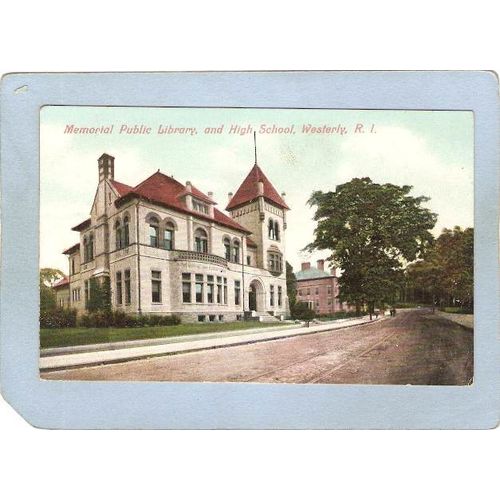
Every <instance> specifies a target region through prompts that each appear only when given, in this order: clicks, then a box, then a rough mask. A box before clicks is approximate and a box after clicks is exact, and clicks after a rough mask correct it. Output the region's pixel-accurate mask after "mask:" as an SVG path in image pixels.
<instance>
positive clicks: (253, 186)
mask: <svg viewBox="0 0 500 500" xmlns="http://www.w3.org/2000/svg"><path fill="white" fill-rule="evenodd" d="M259 182H262V184H263V185H264V198H265V199H266V200H267V201H269V202H270V203H272V204H273V205H276V206H278V207H280V208H284V209H285V210H289V207H288V205H287V204H286V203H285V201H284V200H283V198H282V197H281V196H280V195H279V194H278V191H276V189H274V186H273V185H272V184H271V181H269V179H268V178H267V177H266V176H265V174H264V172H263V171H262V169H261V168H260V167H259V166H258V165H257V163H256V164H255V165H254V166H253V168H252V170H250V173H249V174H248V175H247V176H246V178H245V180H244V181H243V182H242V183H241V186H240V187H239V188H238V191H236V194H235V195H234V196H233V197H232V198H231V201H230V202H229V204H228V205H227V207H226V210H233V209H234V208H236V207H239V206H240V205H245V204H246V203H250V202H252V201H253V200H255V199H257V198H258V197H259Z"/></svg>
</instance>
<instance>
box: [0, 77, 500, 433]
mask: <svg viewBox="0 0 500 500" xmlns="http://www.w3.org/2000/svg"><path fill="white" fill-rule="evenodd" d="M44 105H78V106H164V107H168V106H176V107H184V106H185V107H193V106H199V107H253V108H255V107H257V108H258V107H265V108H328V109H331V108H337V109H399V110H401V109H405V110H438V109H439V110H466V111H473V112H474V118H475V119H474V123H475V125H474V127H475V130H474V133H475V172H474V179H475V186H474V195H475V196H474V197H475V331H474V383H473V384H472V385H471V386H440V387H435V386H433V387H429V386H376V385H371V386H368V385H293V384H251V383H241V384H240V383H175V382H76V381H72V382H66V381H47V380H41V379H40V378H39V373H38V359H39V349H38V348H39V324H38V315H39V309H38V308H39V294H38V266H39V264H38V262H39V259H38V256H39V232H38V227H39V110H40V107H42V106H44ZM0 124H1V132H0V161H1V181H2V185H1V199H2V207H1V208H2V213H1V216H2V227H1V231H2V234H1V236H2V241H1V279H0V387H1V390H2V394H3V396H4V398H5V399H6V400H7V401H8V402H9V403H10V404H11V405H12V406H13V407H14V408H15V409H16V410H17V411H18V412H19V413H20V414H21V415H22V416H23V417H24V418H25V419H26V420H27V421H28V422H30V423H31V424H32V425H34V426H37V427H43V428H95V429H100V428H108V429H113V428H122V429H135V428H139V429H166V428H175V429H186V428H189V429H202V428H211V429H213V428H227V429H235V428H250V429H262V428H272V429H290V428H298V429H331V428H342V429H351V428H366V429H385V428H406V429H410V428H424V429H425V428H439V429H446V428H463V429H471V428H491V427H494V426H495V425H497V423H498V420H499V408H500V371H499V359H500V356H499V354H500V341H499V336H498V331H499V328H498V327H499V322H498V319H499V318H498V296H499V294H498V292H499V266H498V256H499V252H498V201H499V186H498V171H499V169H498V166H499V137H500V130H499V101H498V79H497V77H496V75H495V74H494V73H492V72H480V71H477V72H464V71H443V72H441V71H434V72H425V71H422V72H413V71H409V72H395V71H392V72H389V71H387V72H386V71H379V72H375V71H366V72H363V71H353V72H340V71H339V72H321V71H308V72H200V73H48V74H42V73H40V74H10V75H6V76H5V77H4V78H3V80H2V88H1V101H0Z"/></svg>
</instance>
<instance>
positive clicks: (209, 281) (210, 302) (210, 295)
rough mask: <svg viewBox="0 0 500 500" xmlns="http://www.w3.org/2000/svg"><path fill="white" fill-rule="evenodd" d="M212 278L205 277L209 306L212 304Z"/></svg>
mask: <svg viewBox="0 0 500 500" xmlns="http://www.w3.org/2000/svg"><path fill="white" fill-rule="evenodd" d="M214 288H215V285H214V277H213V276H207V302H208V303H209V304H213V303H214Z"/></svg>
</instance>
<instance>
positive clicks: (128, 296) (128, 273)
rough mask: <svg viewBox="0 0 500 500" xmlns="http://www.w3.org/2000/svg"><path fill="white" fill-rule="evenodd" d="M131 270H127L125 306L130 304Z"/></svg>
mask: <svg viewBox="0 0 500 500" xmlns="http://www.w3.org/2000/svg"><path fill="white" fill-rule="evenodd" d="M130 299H131V293H130V269H125V304H130Z"/></svg>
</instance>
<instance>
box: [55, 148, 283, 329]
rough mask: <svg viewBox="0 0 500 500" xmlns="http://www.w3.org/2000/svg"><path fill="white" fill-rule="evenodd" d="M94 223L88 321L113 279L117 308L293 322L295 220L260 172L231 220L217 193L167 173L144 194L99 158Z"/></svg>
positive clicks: (86, 263)
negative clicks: (291, 233) (288, 245)
mask: <svg viewBox="0 0 500 500" xmlns="http://www.w3.org/2000/svg"><path fill="white" fill-rule="evenodd" d="M98 169H99V183H98V185H97V190H96V193H95V197H94V203H93V205H92V209H91V212H90V218H88V219H87V220H85V221H83V222H82V223H80V224H78V225H77V226H75V227H74V228H73V230H74V231H77V232H78V233H79V234H80V242H79V243H77V244H75V245H73V246H72V247H71V248H68V249H67V250H65V251H64V253H65V254H66V255H67V256H68V259H69V286H70V301H71V306H72V307H74V308H76V309H77V310H78V311H79V312H84V311H85V307H86V301H87V300H88V298H89V294H90V293H91V289H92V287H91V286H90V281H91V280H92V279H98V280H103V277H109V279H110V283H111V297H112V305H113V308H114V309H118V310H123V311H124V312H127V313H131V314H142V313H148V314H177V315H179V316H180V317H181V319H182V320H183V321H190V322H193V321H234V320H239V319H244V318H248V317H252V316H253V317H255V316H258V317H259V319H260V320H262V321H266V320H269V321H273V320H276V318H280V319H281V318H283V317H284V316H286V315H287V314H288V298H287V290H286V266H285V231H286V212H287V210H288V209H289V208H288V206H287V205H286V203H285V201H284V199H283V198H284V195H281V196H280V195H279V194H278V192H277V191H276V190H275V189H274V187H273V186H272V184H271V183H270V182H269V180H268V179H267V178H266V176H265V175H264V173H263V172H262V170H261V169H260V167H259V166H258V165H257V163H255V165H254V166H253V168H252V169H251V170H250V173H249V174H248V176H247V177H246V178H245V180H244V181H243V183H242V184H241V186H240V187H239V189H238V190H237V191H236V193H235V195H234V196H232V195H231V193H230V198H229V203H228V205H227V207H226V211H227V213H228V214H227V215H226V214H225V213H223V212H221V211H219V210H218V209H217V208H216V202H215V201H214V200H213V196H212V193H208V194H204V193H202V192H201V191H200V190H199V189H197V188H196V187H195V186H193V185H192V184H191V183H190V182H186V184H185V185H184V184H181V183H180V182H178V181H177V180H175V179H173V178H172V177H169V176H167V175H165V174H163V173H161V172H160V171H158V172H156V173H154V174H153V175H151V176H150V177H148V178H147V179H145V180H144V181H142V182H141V183H139V184H138V185H137V186H135V187H132V186H127V185H125V184H122V183H120V182H118V181H116V180H115V179H114V173H115V159H114V157H112V156H110V155H108V154H103V155H102V156H101V157H100V158H99V159H98Z"/></svg>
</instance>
